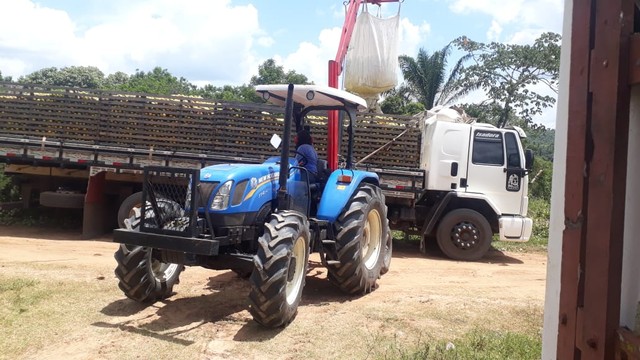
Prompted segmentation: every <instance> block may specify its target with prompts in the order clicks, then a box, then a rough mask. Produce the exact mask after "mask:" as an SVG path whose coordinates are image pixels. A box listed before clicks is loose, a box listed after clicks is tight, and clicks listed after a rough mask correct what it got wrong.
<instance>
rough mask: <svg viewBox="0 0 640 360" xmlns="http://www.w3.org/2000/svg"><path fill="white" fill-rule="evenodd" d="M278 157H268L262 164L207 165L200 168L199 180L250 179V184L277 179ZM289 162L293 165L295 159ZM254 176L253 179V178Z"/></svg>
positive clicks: (278, 171)
mask: <svg viewBox="0 0 640 360" xmlns="http://www.w3.org/2000/svg"><path fill="white" fill-rule="evenodd" d="M279 160H280V158H279V157H272V158H269V159H268V160H267V161H265V162H264V163H262V164H218V165H212V166H207V167H205V168H203V169H202V170H200V181H201V182H217V183H224V182H225V181H227V180H234V181H236V182H237V181H243V180H250V181H251V184H252V185H257V184H259V183H262V182H264V181H266V180H267V178H269V180H274V179H275V180H277V179H278V175H279V173H280V163H279ZM289 160H290V162H289V163H290V164H291V165H295V159H293V158H291V159H289ZM254 178H255V180H253V179H254Z"/></svg>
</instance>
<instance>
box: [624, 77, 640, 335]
mask: <svg viewBox="0 0 640 360" xmlns="http://www.w3.org/2000/svg"><path fill="white" fill-rule="evenodd" d="M629 116H630V123H629V153H628V154H629V155H628V157H627V193H626V199H625V201H626V205H625V216H624V250H623V251H624V252H623V255H622V293H621V295H622V299H621V302H620V324H621V325H624V326H626V327H628V328H629V329H632V330H633V329H634V327H635V321H636V320H635V317H636V309H637V306H638V302H639V301H640V261H638V259H640V236H639V235H640V221H639V220H640V219H639V218H638V217H639V216H640V188H639V187H638V184H639V182H638V177H640V162H639V161H638V154H640V86H635V87H633V88H632V89H631V107H630V111H629ZM635 330H640V329H635Z"/></svg>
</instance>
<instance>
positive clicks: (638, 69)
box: [629, 33, 640, 85]
mask: <svg viewBox="0 0 640 360" xmlns="http://www.w3.org/2000/svg"><path fill="white" fill-rule="evenodd" d="M638 84H640V34H637V33H636V34H633V35H631V38H630V39H629V85H638Z"/></svg>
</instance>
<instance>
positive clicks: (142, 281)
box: [115, 244, 184, 303]
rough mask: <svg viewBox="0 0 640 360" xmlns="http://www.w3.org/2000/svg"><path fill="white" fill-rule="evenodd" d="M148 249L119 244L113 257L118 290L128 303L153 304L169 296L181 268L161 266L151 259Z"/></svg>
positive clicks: (151, 255)
mask: <svg viewBox="0 0 640 360" xmlns="http://www.w3.org/2000/svg"><path fill="white" fill-rule="evenodd" d="M155 251H157V250H155V249H152V248H148V247H142V246H133V245H126V244H121V245H120V248H119V249H118V250H117V251H116V253H115V258H116V261H117V262H118V267H117V268H116V270H115V274H116V277H117V278H118V287H119V288H120V290H122V292H124V294H125V295H126V296H127V297H128V298H129V299H132V300H135V301H137V302H140V303H153V302H155V301H158V300H162V299H166V298H168V297H169V296H171V294H173V286H174V285H176V284H178V283H179V282H180V273H181V272H182V270H184V265H180V264H173V263H165V262H162V261H160V260H158V259H156V258H155V257H154V252H155Z"/></svg>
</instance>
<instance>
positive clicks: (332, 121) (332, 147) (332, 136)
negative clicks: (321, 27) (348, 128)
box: [327, 0, 403, 170]
mask: <svg viewBox="0 0 640 360" xmlns="http://www.w3.org/2000/svg"><path fill="white" fill-rule="evenodd" d="M401 1H403V0H346V1H345V5H348V6H347V13H346V16H345V19H344V24H343V25H342V34H341V36H340V44H339V45H338V51H337V52H336V58H335V60H329V83H328V85H329V86H331V87H333V88H336V89H337V88H338V79H339V77H340V74H342V68H343V65H344V58H345V57H346V55H347V49H348V48H349V42H350V41H351V35H352V34H353V28H354V26H355V24H356V17H357V16H358V10H359V9H360V5H362V4H374V5H378V6H380V5H382V3H389V2H401ZM328 117H329V124H328V125H329V126H328V130H327V131H328V132H329V133H328V136H327V165H328V167H329V169H331V170H335V169H337V168H338V144H339V138H338V137H339V132H338V112H337V111H335V110H332V111H329V115H328Z"/></svg>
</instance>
